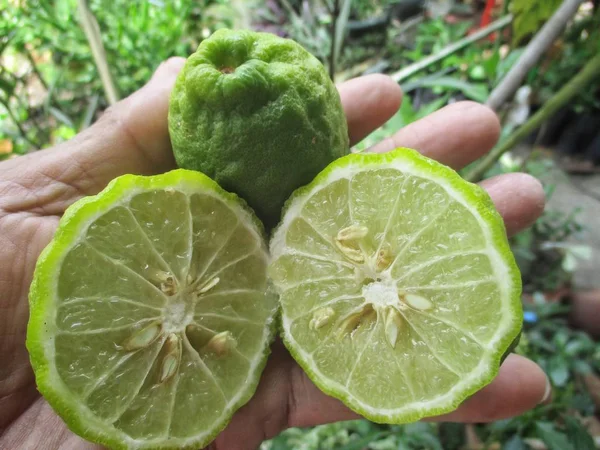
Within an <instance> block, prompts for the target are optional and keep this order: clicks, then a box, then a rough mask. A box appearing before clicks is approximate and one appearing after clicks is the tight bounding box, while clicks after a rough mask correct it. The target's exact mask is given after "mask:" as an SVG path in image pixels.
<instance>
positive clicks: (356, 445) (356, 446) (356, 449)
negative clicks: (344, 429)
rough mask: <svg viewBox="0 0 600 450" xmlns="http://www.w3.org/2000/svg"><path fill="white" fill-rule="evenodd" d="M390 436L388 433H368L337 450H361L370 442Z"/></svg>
mask: <svg viewBox="0 0 600 450" xmlns="http://www.w3.org/2000/svg"><path fill="white" fill-rule="evenodd" d="M389 434H391V432H389V431H377V432H374V433H370V434H368V435H366V436H364V437H362V438H360V439H357V440H355V441H352V442H350V443H349V444H346V445H343V446H341V447H338V448H337V450H363V449H364V448H365V447H366V446H367V445H369V444H370V443H371V442H373V441H376V440H378V439H380V438H382V437H384V436H388V435H389Z"/></svg>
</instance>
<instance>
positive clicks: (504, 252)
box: [271, 148, 523, 424]
mask: <svg viewBox="0 0 600 450" xmlns="http://www.w3.org/2000/svg"><path fill="white" fill-rule="evenodd" d="M397 159H400V160H404V161H407V162H408V163H409V164H412V165H413V166H414V167H416V168H418V169H420V170H423V171H424V172H426V173H428V174H431V176H432V178H434V177H435V178H438V177H439V178H440V179H443V180H444V181H445V182H447V183H448V184H449V185H450V186H451V187H453V188H454V189H456V190H457V191H459V192H460V193H461V194H462V195H463V196H464V198H465V199H466V200H467V201H468V202H469V204H470V205H471V206H473V207H475V209H476V210H477V212H478V213H479V215H480V216H481V217H482V218H483V220H484V221H485V222H486V223H487V224H488V226H489V229H490V231H491V234H492V238H493V244H494V247H495V248H496V250H497V251H498V254H499V255H500V256H501V257H502V259H503V262H504V263H505V264H506V267H507V269H508V273H509V275H510V278H511V280H512V283H513V284H512V290H511V291H510V294H509V297H510V306H511V312H512V314H513V326H512V327H511V328H510V329H509V330H508V331H507V332H506V334H505V335H504V336H503V338H502V339H501V340H500V341H499V342H498V344H497V346H496V348H495V351H494V353H493V355H492V357H491V361H490V365H489V368H488V371H487V373H486V374H485V375H486V376H484V377H483V380H482V381H481V383H479V384H473V385H471V386H470V387H469V388H468V389H465V390H464V391H463V392H461V393H459V394H457V395H456V397H455V398H454V401H453V402H452V403H451V404H447V405H443V406H439V407H432V408H427V409H422V410H419V411H409V412H407V413H400V414H395V415H390V414H373V413H369V412H367V411H365V410H364V409H363V408H362V407H361V405H360V404H358V402H356V401H355V400H354V399H353V398H351V396H349V395H348V394H347V393H346V392H345V391H344V390H341V389H339V388H337V387H336V386H334V385H331V384H329V383H328V382H327V380H326V379H324V378H321V377H319V375H318V374H317V373H316V372H315V371H314V370H313V369H312V367H311V363H310V361H307V360H305V359H303V357H302V354H301V352H300V351H299V350H298V349H297V348H296V347H295V345H294V343H293V341H292V340H291V339H290V337H289V336H288V335H287V333H286V332H285V329H283V327H282V332H281V337H282V340H283V342H284V344H285V346H286V347H287V349H288V350H289V352H290V354H291V355H292V357H293V358H294V359H295V360H296V362H298V364H299V365H300V366H301V367H302V368H303V369H304V371H305V372H306V374H307V375H308V377H309V378H310V379H311V380H312V381H313V383H315V385H316V386H317V387H318V388H319V389H321V391H323V392H324V393H326V394H327V395H330V396H332V397H335V398H338V399H339V400H341V401H342V402H344V404H345V405H346V406H348V407H349V408H350V409H352V410H353V411H355V412H356V413H358V414H360V415H362V416H363V417H365V418H367V419H368V420H371V421H372V422H377V423H385V424H402V423H410V422H415V421H418V420H421V419H423V418H425V417H433V416H438V415H442V414H447V413H449V412H452V411H454V410H456V409H457V408H458V407H459V406H460V404H461V403H462V402H463V401H465V400H466V399H468V398H469V397H471V396H472V395H473V394H475V393H476V392H477V391H479V390H480V389H482V388H483V387H485V386H486V385H487V384H489V383H490V382H491V381H492V380H493V379H494V378H495V377H496V375H497V374H498V371H499V368H500V364H501V363H502V361H504V359H505V358H506V356H508V353H509V352H510V351H511V350H512V349H513V348H514V346H515V345H516V343H517V342H518V339H519V336H520V334H521V330H522V327H523V309H522V303H521V290H522V282H521V273H520V271H519V268H518V266H517V264H516V262H515V258H514V256H513V254H512V251H511V249H510V246H509V243H508V239H507V236H506V228H505V226H504V221H503V220H502V217H501V216H500V214H499V213H498V212H497V210H496V208H495V206H494V204H493V202H492V199H491V198H490V196H489V195H488V193H487V192H486V191H485V190H484V189H483V188H481V187H480V186H478V185H476V184H473V183H470V182H468V181H466V180H464V179H463V178H462V177H461V176H460V175H459V174H458V173H457V172H456V171H454V170H453V169H451V168H449V167H447V166H445V165H443V164H441V163H439V162H437V161H434V160H432V159H430V158H427V157H425V156H423V155H421V154H420V153H419V152H417V151H416V150H413V149H409V148H397V149H395V150H393V151H390V152H388V153H383V154H375V153H357V154H351V155H348V156H345V157H343V158H340V159H339V160H337V161H335V162H333V163H332V164H330V165H329V166H327V168H325V170H323V171H322V172H321V173H319V175H318V176H317V177H316V178H315V179H314V180H313V181H312V182H311V183H310V184H308V185H306V186H304V187H302V188H300V189H297V190H296V191H295V192H294V193H293V195H292V196H291V197H290V198H289V199H288V201H287V202H286V204H285V206H284V210H283V218H284V219H283V220H282V222H281V223H280V224H279V226H278V227H277V229H275V230H274V232H273V235H272V236H273V237H272V239H271V253H273V251H272V250H273V244H274V243H275V242H277V240H278V239H279V238H280V236H278V234H280V233H281V232H283V231H284V228H283V227H284V226H285V216H286V213H287V212H288V211H289V210H290V209H291V207H292V206H293V205H294V204H295V203H296V202H302V201H303V199H304V198H306V197H307V196H308V195H310V193H311V191H312V190H313V189H315V188H317V187H318V186H320V185H324V184H325V183H326V181H327V179H328V177H329V176H330V175H331V174H332V173H333V172H334V171H336V170H339V169H340V168H343V167H352V166H355V167H359V168H368V167H375V168H376V167H378V166H385V165H386V164H387V163H391V162H393V161H394V160H397ZM281 314H282V315H283V314H284V312H283V311H281Z"/></svg>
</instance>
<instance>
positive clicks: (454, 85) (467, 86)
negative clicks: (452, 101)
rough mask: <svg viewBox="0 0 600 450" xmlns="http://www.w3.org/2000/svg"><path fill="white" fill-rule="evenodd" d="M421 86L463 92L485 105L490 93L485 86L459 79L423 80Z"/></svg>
mask: <svg viewBox="0 0 600 450" xmlns="http://www.w3.org/2000/svg"><path fill="white" fill-rule="evenodd" d="M419 84H420V86H421V87H430V88H441V89H443V90H450V91H452V90H456V91H461V92H462V93H463V94H464V95H465V96H466V97H468V98H470V99H472V100H475V101H476V102H480V103H484V102H485V101H486V100H487V98H488V96H489V91H488V88H487V86H486V85H485V84H483V83H469V82H468V81H463V80H459V79H458V78H452V77H439V78H435V79H433V80H427V79H423V80H422V81H421V82H419Z"/></svg>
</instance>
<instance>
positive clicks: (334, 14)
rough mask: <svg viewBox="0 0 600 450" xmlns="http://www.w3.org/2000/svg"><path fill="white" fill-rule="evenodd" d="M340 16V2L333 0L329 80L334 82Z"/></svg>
mask: <svg viewBox="0 0 600 450" xmlns="http://www.w3.org/2000/svg"><path fill="white" fill-rule="evenodd" d="M339 15H340V0H333V9H332V11H331V31H330V33H331V48H330V50H329V78H331V80H332V81H334V79H335V69H336V67H335V66H336V59H335V56H336V54H335V48H336V37H337V36H336V35H337V32H336V25H337V20H338V16H339Z"/></svg>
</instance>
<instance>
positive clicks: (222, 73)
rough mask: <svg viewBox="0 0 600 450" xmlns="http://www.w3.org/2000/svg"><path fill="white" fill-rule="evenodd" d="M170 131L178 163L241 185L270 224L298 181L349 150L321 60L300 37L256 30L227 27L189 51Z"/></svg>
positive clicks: (237, 188)
mask: <svg viewBox="0 0 600 450" xmlns="http://www.w3.org/2000/svg"><path fill="white" fill-rule="evenodd" d="M169 132H170V136H171V142H172V144H173V152H174V154H175V159H176V161H177V163H178V165H179V166H180V167H182V168H186V169H192V170H198V171H200V172H203V173H205V174H206V175H208V176H210V177H211V178H213V179H214V180H215V181H217V182H218V183H219V184H220V185H221V186H222V187H223V188H224V189H227V190H229V191H233V192H235V193H237V194H238V195H240V196H241V197H242V198H244V199H245V200H246V201H247V202H248V204H249V205H250V206H251V207H252V208H253V209H254V210H255V211H256V213H257V215H258V216H259V217H260V219H261V220H262V221H263V222H264V223H265V225H266V227H267V228H270V227H272V226H274V225H275V224H276V223H277V222H278V221H279V217H280V214H281V209H282V207H283V204H284V202H285V201H286V199H287V198H288V197H289V195H290V194H291V193H292V191H294V190H295V189H296V188H298V187H300V186H302V185H304V184H307V183H308V182H310V181H311V180H312V179H313V178H314V177H315V175H317V173H319V172H320V171H321V170H322V169H323V168H325V167H326V166H327V165H328V164H329V163H330V162H332V161H333V160H335V159H336V158H338V157H340V156H343V155H345V154H346V153H348V152H349V148H348V130H347V124H346V118H345V116H344V111H343V109H342V105H341V102H340V97H339V94H338V92H337V90H336V88H335V86H334V84H333V83H332V82H331V80H330V79H329V77H328V75H327V72H326V71H325V69H324V67H323V65H322V64H321V63H320V62H319V61H318V60H317V59H316V58H315V57H314V56H312V55H311V54H310V53H309V52H308V51H306V50H305V49H303V48H302V47H301V46H300V45H299V44H297V43H296V42H294V41H292V40H289V39H283V38H280V37H277V36H275V35H272V34H267V33H257V32H251V31H232V30H219V31H217V32H215V33H214V34H213V35H212V36H211V37H210V38H208V39H206V40H205V41H203V42H202V43H201V44H200V46H199V47H198V50H197V51H196V53H194V54H192V55H191V56H190V57H189V58H188V60H187V62H186V64H185V66H184V68H183V69H182V71H181V72H180V74H179V76H178V78H177V81H176V83H175V87H174V89H173V91H172V94H171V100H170V105H169Z"/></svg>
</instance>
